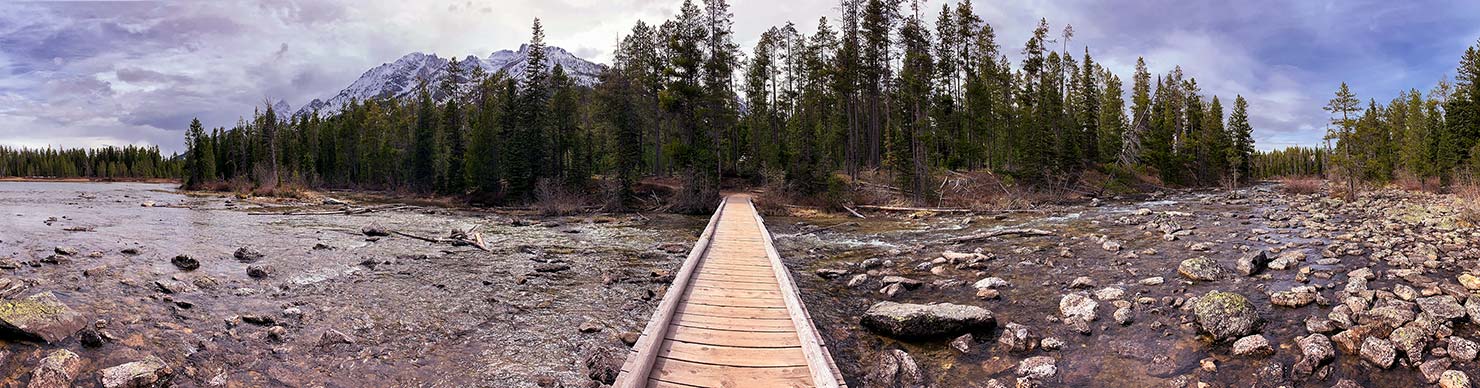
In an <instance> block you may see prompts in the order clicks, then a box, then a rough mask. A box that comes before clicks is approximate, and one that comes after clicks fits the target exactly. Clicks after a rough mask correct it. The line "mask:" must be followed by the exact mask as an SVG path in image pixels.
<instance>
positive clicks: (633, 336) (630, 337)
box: [618, 331, 642, 346]
mask: <svg viewBox="0 0 1480 388" xmlns="http://www.w3.org/2000/svg"><path fill="white" fill-rule="evenodd" d="M640 338H642V333H638V332H635V331H626V332H622V334H621V335H619V336H618V339H621V340H622V343H624V344H627V346H632V345H636V344H637V340H638V339H640Z"/></svg>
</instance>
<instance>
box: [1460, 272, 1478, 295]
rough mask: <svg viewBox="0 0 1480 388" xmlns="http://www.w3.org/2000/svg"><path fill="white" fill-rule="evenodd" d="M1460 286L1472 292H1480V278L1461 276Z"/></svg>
mask: <svg viewBox="0 0 1480 388" xmlns="http://www.w3.org/2000/svg"><path fill="white" fill-rule="evenodd" d="M1459 284H1460V285H1462V286H1465V288H1468V289H1470V291H1476V290H1480V277H1476V276H1475V275H1471V274H1469V273H1463V274H1460V275H1459Z"/></svg>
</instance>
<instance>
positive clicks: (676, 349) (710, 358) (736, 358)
mask: <svg viewBox="0 0 1480 388" xmlns="http://www.w3.org/2000/svg"><path fill="white" fill-rule="evenodd" d="M658 357H666V358H670V359H675V360H684V361H693V362H699V363H704V364H715V365H727V366H745V367H789V366H800V367H806V366H807V358H806V357H805V356H803V355H802V352H800V351H798V349H797V348H792V347H787V348H745V347H732V346H716V345H705V344H695V343H689V342H683V341H663V347H662V348H660V350H659V351H658Z"/></svg>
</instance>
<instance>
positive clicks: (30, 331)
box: [0, 292, 86, 343]
mask: <svg viewBox="0 0 1480 388" xmlns="http://www.w3.org/2000/svg"><path fill="white" fill-rule="evenodd" d="M85 321H86V320H85V319H84V318H83V317H82V314H79V313H78V312H76V311H73V310H72V309H71V308H69V307H67V305H65V304H62V301H60V300H57V297H56V295H53V294H52V293H50V292H42V293H39V294H35V295H31V296H28V297H25V298H23V299H17V300H9V301H4V302H0V338H15V339H20V340H26V341H37V342H47V343H51V342H57V341H61V340H63V339H66V338H67V337H70V336H72V334H74V333H77V331H78V330H82V327H83V326H84V325H86V322H85Z"/></svg>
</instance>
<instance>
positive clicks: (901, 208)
mask: <svg viewBox="0 0 1480 388" xmlns="http://www.w3.org/2000/svg"><path fill="white" fill-rule="evenodd" d="M858 208H859V209H873V210H884V211H895V212H936V213H970V212H973V211H975V210H971V209H961V208H943V207H908V206H878V205H858Z"/></svg>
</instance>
